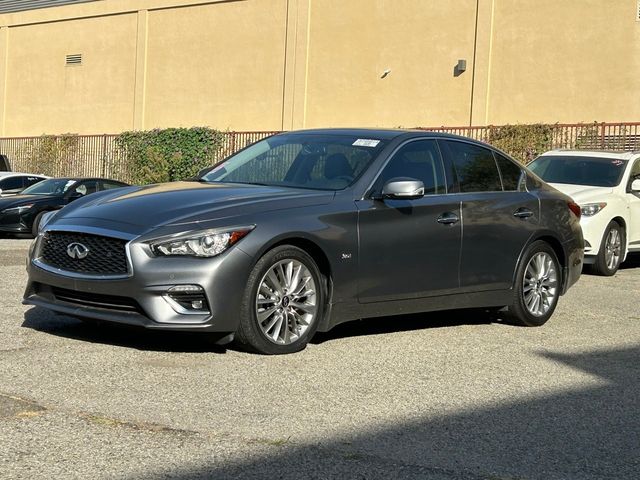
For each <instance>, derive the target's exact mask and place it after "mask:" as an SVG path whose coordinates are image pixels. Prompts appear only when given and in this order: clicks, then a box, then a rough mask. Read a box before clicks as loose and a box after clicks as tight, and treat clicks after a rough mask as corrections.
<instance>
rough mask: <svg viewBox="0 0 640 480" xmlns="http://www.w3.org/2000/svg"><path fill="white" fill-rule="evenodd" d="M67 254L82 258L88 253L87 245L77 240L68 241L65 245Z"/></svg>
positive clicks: (77, 258) (78, 258)
mask: <svg viewBox="0 0 640 480" xmlns="http://www.w3.org/2000/svg"><path fill="white" fill-rule="evenodd" d="M67 255H69V256H70V257H71V258H74V259H76V260H82V259H83V258H87V255H89V247H86V246H85V245H83V244H81V243H78V242H73V243H70V244H69V245H67Z"/></svg>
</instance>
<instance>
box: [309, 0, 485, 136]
mask: <svg viewBox="0 0 640 480" xmlns="http://www.w3.org/2000/svg"><path fill="white" fill-rule="evenodd" d="M475 5H476V0H456V1H455V2H442V1H432V0H425V1H422V2H419V1H416V0H394V1H389V0H351V1H349V2H344V1H341V0H316V1H314V2H312V10H311V27H310V40H309V58H308V62H309V69H308V88H307V97H308V100H307V114H306V122H305V125H306V126H310V127H317V126H323V125H346V126H350V125H351V126H352V125H366V126H385V127H390V126H391V127H394V126H395V127H397V126H403V127H415V126H425V125H434V124H435V125H439V124H455V125H458V124H465V123H468V121H469V100H470V91H471V78H472V77H471V75H469V73H468V72H466V74H463V75H460V76H458V77H454V75H453V68H454V65H455V64H456V63H457V61H458V59H462V58H465V59H468V63H471V60H472V57H473V45H474V27H475ZM386 70H390V73H389V74H388V75H387V76H386V77H384V78H381V77H382V75H383V72H385V71H386Z"/></svg>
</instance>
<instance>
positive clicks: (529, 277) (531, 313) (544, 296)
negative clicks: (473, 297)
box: [506, 241, 561, 327]
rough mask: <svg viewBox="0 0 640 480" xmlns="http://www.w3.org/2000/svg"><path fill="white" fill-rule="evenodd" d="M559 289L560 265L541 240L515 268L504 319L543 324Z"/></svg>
mask: <svg viewBox="0 0 640 480" xmlns="http://www.w3.org/2000/svg"><path fill="white" fill-rule="evenodd" d="M560 286H561V269H560V262H559V261H558V257H557V256H556V254H555V252H554V250H553V248H551V246H550V245H549V244H548V243H546V242H543V241H536V242H534V243H532V244H531V245H530V246H529V248H527V250H526V252H525V254H524V255H523V256H522V260H521V262H520V265H519V266H518V271H517V273H516V282H515V288H514V292H513V303H512V304H511V305H509V306H508V307H507V308H506V316H507V320H510V321H511V322H512V323H515V324H518V325H523V326H527V327H537V326H540V325H543V324H544V323H546V321H547V320H549V318H551V315H553V312H554V310H555V308H556V305H557V304H558V298H559V296H560Z"/></svg>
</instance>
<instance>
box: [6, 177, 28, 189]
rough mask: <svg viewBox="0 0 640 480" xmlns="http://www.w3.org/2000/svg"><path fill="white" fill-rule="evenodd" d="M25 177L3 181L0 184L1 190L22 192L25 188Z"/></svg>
mask: <svg viewBox="0 0 640 480" xmlns="http://www.w3.org/2000/svg"><path fill="white" fill-rule="evenodd" d="M23 183H24V180H23V177H9V178H5V179H4V180H2V182H1V183H0V188H2V190H5V191H6V190H22V188H23Z"/></svg>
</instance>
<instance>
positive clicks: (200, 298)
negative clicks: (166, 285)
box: [163, 285, 209, 315]
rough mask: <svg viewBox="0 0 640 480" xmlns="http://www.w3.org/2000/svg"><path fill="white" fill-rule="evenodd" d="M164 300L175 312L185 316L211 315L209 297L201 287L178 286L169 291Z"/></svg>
mask: <svg viewBox="0 0 640 480" xmlns="http://www.w3.org/2000/svg"><path fill="white" fill-rule="evenodd" d="M163 298H164V299H165V300H166V301H167V303H168V304H169V305H171V308H173V310H175V311H176V312H177V313H180V314H183V315H185V314H200V315H203V314H204V315H206V314H208V313H209V305H208V304H207V297H206V296H205V294H204V290H203V288H202V287H201V286H199V285H176V286H175V287H171V288H170V289H169V290H167V293H166V294H165V295H163Z"/></svg>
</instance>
